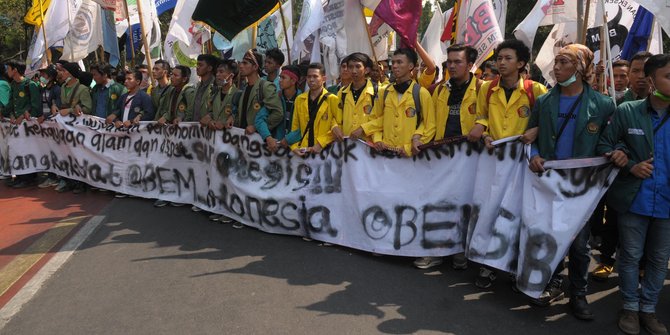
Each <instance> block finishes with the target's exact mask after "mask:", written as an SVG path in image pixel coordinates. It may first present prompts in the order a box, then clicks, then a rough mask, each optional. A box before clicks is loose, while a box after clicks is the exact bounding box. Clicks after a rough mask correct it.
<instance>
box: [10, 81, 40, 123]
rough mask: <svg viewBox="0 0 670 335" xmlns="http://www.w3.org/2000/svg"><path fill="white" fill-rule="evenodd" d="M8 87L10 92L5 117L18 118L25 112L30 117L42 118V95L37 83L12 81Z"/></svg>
mask: <svg viewBox="0 0 670 335" xmlns="http://www.w3.org/2000/svg"><path fill="white" fill-rule="evenodd" d="M9 86H10V87H11V90H12V92H11V94H10V96H9V104H8V105H7V108H5V115H6V116H14V117H16V118H18V117H19V116H21V115H23V113H25V112H26V111H27V112H28V113H30V116H32V117H39V116H42V113H43V111H42V94H41V93H40V87H39V86H38V85H37V83H35V82H33V81H32V80H29V79H25V78H24V79H23V80H22V81H21V82H18V83H17V82H15V81H12V82H11V84H10V85H9Z"/></svg>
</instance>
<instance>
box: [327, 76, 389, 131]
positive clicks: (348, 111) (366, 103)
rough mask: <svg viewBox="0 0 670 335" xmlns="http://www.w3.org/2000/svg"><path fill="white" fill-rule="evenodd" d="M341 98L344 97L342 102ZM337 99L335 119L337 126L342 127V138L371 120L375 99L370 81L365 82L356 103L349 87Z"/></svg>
mask: <svg viewBox="0 0 670 335" xmlns="http://www.w3.org/2000/svg"><path fill="white" fill-rule="evenodd" d="M378 89H379V87H378ZM342 96H344V100H342ZM337 97H338V98H339V99H340V109H339V110H338V113H337V114H336V115H335V117H336V120H337V124H340V125H342V132H343V133H344V136H349V134H351V132H352V131H354V130H356V129H358V127H360V126H361V125H362V124H363V123H366V122H368V121H370V120H371V119H372V107H373V106H374V103H373V100H374V98H375V88H374V86H373V85H372V81H370V80H368V81H367V83H366V84H365V88H364V89H363V92H362V93H361V96H360V97H358V101H357V102H354V95H353V94H352V93H351V85H347V86H346V87H343V88H342V89H341V90H340V92H339V93H338V94H337Z"/></svg>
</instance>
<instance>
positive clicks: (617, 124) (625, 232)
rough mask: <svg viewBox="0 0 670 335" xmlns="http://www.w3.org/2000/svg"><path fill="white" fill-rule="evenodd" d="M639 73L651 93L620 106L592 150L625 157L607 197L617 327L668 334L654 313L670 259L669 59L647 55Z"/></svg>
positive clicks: (635, 331)
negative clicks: (612, 226)
mask: <svg viewBox="0 0 670 335" xmlns="http://www.w3.org/2000/svg"><path fill="white" fill-rule="evenodd" d="M644 73H645V75H646V76H647V78H648V80H649V82H650V83H651V88H652V93H651V94H650V95H649V97H648V98H647V99H644V100H636V101H632V102H627V103H624V104H623V105H621V106H619V109H618V110H617V113H616V115H615V117H614V119H613V121H612V124H611V125H610V126H609V127H608V129H607V130H606V131H605V134H604V135H603V136H602V138H601V140H600V143H599V144H598V149H597V151H598V153H600V154H607V153H610V152H618V151H623V152H625V153H626V154H627V157H628V158H629V160H628V162H627V163H626V164H625V166H624V167H623V168H622V169H621V172H620V173H619V175H618V176H617V178H616V179H615V181H614V183H612V186H611V188H610V192H609V194H608V198H607V205H608V206H609V207H611V208H613V209H614V210H616V211H617V213H618V215H619V216H618V224H619V251H618V252H617V254H618V259H617V261H618V264H619V268H618V270H619V280H620V282H619V287H620V289H621V296H622V297H623V310H622V312H621V314H620V316H619V322H618V325H619V328H620V329H621V330H622V331H623V332H624V333H626V334H638V333H639V332H640V326H642V327H644V328H645V329H646V330H647V331H648V332H649V333H651V334H667V333H668V331H667V328H666V327H665V325H663V324H662V323H661V322H660V321H659V320H658V319H657V318H656V314H655V312H656V304H657V303H658V298H659V293H660V291H661V289H662V288H663V286H664V280H665V277H666V273H667V271H668V259H670V243H669V241H670V182H668V180H670V179H669V178H670V123H668V122H667V121H668V118H670V111H669V109H670V55H667V54H662V55H654V56H651V57H650V58H649V59H648V60H647V62H646V63H645V65H644ZM612 157H614V155H612ZM644 253H646V254H645V256H644V257H645V261H646V264H645V273H644V277H643V278H642V280H640V277H639V274H640V273H639V264H640V260H641V258H642V257H643V254H644ZM639 287H640V289H639V290H638V288H639Z"/></svg>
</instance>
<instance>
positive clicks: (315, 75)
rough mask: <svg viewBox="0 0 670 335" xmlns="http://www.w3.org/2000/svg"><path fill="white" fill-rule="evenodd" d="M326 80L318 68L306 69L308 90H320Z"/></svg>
mask: <svg viewBox="0 0 670 335" xmlns="http://www.w3.org/2000/svg"><path fill="white" fill-rule="evenodd" d="M325 81H326V76H324V75H323V74H321V70H319V69H308V70H307V86H309V89H310V91H320V90H321V89H322V88H323V83H324V82H325Z"/></svg>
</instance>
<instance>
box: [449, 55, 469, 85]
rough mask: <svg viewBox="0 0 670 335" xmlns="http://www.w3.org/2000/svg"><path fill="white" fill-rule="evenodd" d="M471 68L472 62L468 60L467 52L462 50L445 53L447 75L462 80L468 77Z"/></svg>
mask: <svg viewBox="0 0 670 335" xmlns="http://www.w3.org/2000/svg"><path fill="white" fill-rule="evenodd" d="M470 69H472V63H469V62H468V59H467V54H466V52H465V50H463V51H452V52H450V53H449V54H448V55H447V72H449V77H450V78H452V79H454V80H456V81H462V80H465V79H467V78H468V74H469V73H470Z"/></svg>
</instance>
